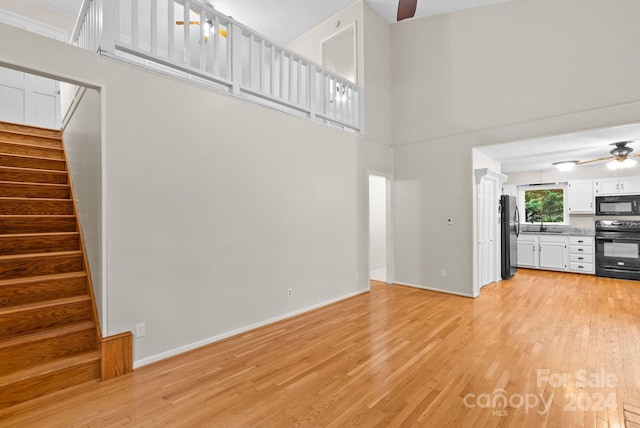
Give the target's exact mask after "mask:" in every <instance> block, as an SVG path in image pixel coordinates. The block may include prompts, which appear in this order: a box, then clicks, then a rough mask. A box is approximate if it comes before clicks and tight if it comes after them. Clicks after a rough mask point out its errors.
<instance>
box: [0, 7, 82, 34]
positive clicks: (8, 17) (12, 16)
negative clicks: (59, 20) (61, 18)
mask: <svg viewBox="0 0 640 428" xmlns="http://www.w3.org/2000/svg"><path fill="white" fill-rule="evenodd" d="M39 6H42V5H41V4H39ZM44 7H46V6H44ZM12 20H13V21H14V22H15V21H17V22H20V24H24V25H25V26H27V25H33V26H37V27H40V29H44V30H47V31H49V32H51V33H52V34H43V33H37V34H40V35H41V36H46V37H51V36H52V35H53V37H51V38H52V39H55V40H59V41H61V42H64V43H66V42H67V40H68V38H69V33H67V32H66V31H65V30H63V29H61V28H58V27H54V26H52V25H49V24H45V23H43V22H40V21H36V20H34V19H31V18H27V17H26V16H23V15H20V14H17V13H14V12H10V11H8V10H5V9H0V22H4V23H5V24H8V25H11V26H14V27H16V25H15V24H14V23H13V22H11V21H12ZM18 28H20V27H18ZM21 29H22V30H26V31H31V30H30V29H28V28H21Z"/></svg>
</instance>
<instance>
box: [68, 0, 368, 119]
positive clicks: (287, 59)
mask: <svg viewBox="0 0 640 428" xmlns="http://www.w3.org/2000/svg"><path fill="white" fill-rule="evenodd" d="M71 43H72V44H73V45H75V46H78V47H81V48H85V49H90V50H93V51H100V52H101V53H103V54H107V55H110V56H113V57H116V58H119V59H123V60H128V61H134V62H136V63H138V64H141V65H144V66H147V67H150V68H153V69H155V70H161V71H163V72H168V73H171V74H178V75H181V76H183V77H185V78H189V79H192V80H197V81H200V82H204V83H211V84H213V85H214V86H215V87H217V88H219V89H224V90H226V91H228V92H232V93H234V94H236V95H239V96H244V97H246V98H250V99H252V100H253V101H256V102H261V103H265V104H268V105H270V106H272V107H276V108H282V109H284V110H286V111H293V112H298V113H299V114H300V113H302V114H305V115H307V116H308V117H310V118H311V119H314V120H319V121H322V122H329V123H334V124H337V125H340V126H342V127H345V128H348V129H352V130H355V131H362V127H361V123H362V120H361V117H362V104H363V103H362V89H361V88H360V87H358V86H356V85H355V84H353V83H352V82H350V81H349V80H347V79H345V78H343V77H341V76H339V75H337V74H335V73H331V72H330V71H328V70H326V69H324V68H323V67H321V66H320V65H318V64H315V63H313V62H312V61H309V60H308V59H306V58H304V57H302V56H301V55H298V54H297V53H295V52H293V51H291V50H289V49H287V48H284V47H281V46H278V45H277V44H276V43H274V42H273V41H271V40H269V39H268V38H266V37H264V36H262V35H261V34H259V33H257V32H255V31H253V30H252V29H250V28H249V27H247V26H245V25H243V24H241V23H239V22H237V21H234V20H233V19H231V18H229V17H228V16H225V15H223V14H221V13H219V12H217V11H216V10H214V9H213V8H212V7H211V6H209V5H207V4H205V3H201V2H200V1H199V0H85V1H84V3H83V6H82V9H81V13H80V15H79V17H78V21H77V24H76V27H75V29H74V32H73V36H72V39H71Z"/></svg>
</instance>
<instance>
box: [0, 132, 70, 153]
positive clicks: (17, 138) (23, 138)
mask: <svg viewBox="0 0 640 428" xmlns="http://www.w3.org/2000/svg"><path fill="white" fill-rule="evenodd" d="M0 141H4V142H7V143H20V144H28V145H30V146H41V147H54V148H58V149H60V148H62V141H60V140H59V139H52V138H46V137H38V136H37V135H25V134H14V133H12V132H5V131H2V130H0Z"/></svg>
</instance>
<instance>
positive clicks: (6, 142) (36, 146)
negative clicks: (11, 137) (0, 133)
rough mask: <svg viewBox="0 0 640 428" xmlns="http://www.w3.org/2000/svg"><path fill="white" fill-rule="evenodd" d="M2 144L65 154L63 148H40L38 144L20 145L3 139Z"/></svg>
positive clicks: (0, 140) (0, 141) (0, 139)
mask: <svg viewBox="0 0 640 428" xmlns="http://www.w3.org/2000/svg"><path fill="white" fill-rule="evenodd" d="M0 143H3V144H11V145H13V146H21V147H26V148H34V149H47V150H56V151H59V152H64V149H63V148H62V147H51V146H39V145H37V144H28V143H18V142H15V141H5V140H3V139H2V138H0Z"/></svg>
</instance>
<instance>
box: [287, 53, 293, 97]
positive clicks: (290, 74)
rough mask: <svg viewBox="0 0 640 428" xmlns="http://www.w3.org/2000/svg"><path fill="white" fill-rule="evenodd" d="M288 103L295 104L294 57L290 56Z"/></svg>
mask: <svg viewBox="0 0 640 428" xmlns="http://www.w3.org/2000/svg"><path fill="white" fill-rule="evenodd" d="M287 98H288V101H289V102H290V103H292V102H293V55H291V54H289V94H288V97H287Z"/></svg>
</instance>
